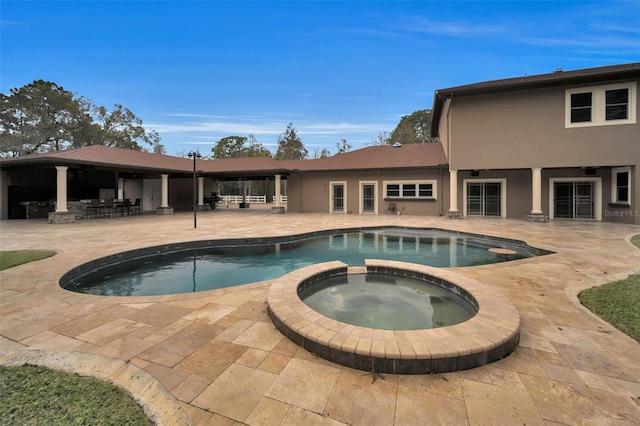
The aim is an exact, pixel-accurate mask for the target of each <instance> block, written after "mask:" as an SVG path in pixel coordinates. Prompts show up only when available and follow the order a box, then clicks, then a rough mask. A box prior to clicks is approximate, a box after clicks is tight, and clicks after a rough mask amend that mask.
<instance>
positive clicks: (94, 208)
mask: <svg viewBox="0 0 640 426" xmlns="http://www.w3.org/2000/svg"><path fill="white" fill-rule="evenodd" d="M101 213H102V203H101V202H100V200H99V199H95V200H91V201H90V203H89V205H88V206H87V211H86V218H87V219H91V217H92V216H93V217H95V218H96V219H97V218H98V217H99V216H100V214H101Z"/></svg>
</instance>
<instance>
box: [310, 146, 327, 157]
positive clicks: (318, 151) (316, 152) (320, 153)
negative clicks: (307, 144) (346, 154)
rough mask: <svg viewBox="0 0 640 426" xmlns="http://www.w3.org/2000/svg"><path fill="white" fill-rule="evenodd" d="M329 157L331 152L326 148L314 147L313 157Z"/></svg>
mask: <svg viewBox="0 0 640 426" xmlns="http://www.w3.org/2000/svg"><path fill="white" fill-rule="evenodd" d="M326 157H331V152H330V151H329V150H328V149H327V148H322V149H320V148H314V149H313V158H326Z"/></svg>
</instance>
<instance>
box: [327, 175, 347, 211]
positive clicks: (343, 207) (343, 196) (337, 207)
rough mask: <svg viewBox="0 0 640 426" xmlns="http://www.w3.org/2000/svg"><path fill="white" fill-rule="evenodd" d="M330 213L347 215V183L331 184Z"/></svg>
mask: <svg viewBox="0 0 640 426" xmlns="http://www.w3.org/2000/svg"><path fill="white" fill-rule="evenodd" d="M329 187H330V191H329V212H330V213H344V214H346V213H347V182H344V181H342V182H329Z"/></svg>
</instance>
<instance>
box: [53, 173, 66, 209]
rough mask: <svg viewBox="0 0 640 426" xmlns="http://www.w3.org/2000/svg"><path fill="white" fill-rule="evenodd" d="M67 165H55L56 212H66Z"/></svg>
mask: <svg viewBox="0 0 640 426" xmlns="http://www.w3.org/2000/svg"><path fill="white" fill-rule="evenodd" d="M67 169H69V167H67V166H56V170H57V171H58V176H57V180H56V187H57V193H56V213H67V212H68V211H69V210H67Z"/></svg>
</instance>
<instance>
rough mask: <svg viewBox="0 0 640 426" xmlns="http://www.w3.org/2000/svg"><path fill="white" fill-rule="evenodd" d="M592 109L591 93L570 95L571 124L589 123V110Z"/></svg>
mask: <svg viewBox="0 0 640 426" xmlns="http://www.w3.org/2000/svg"><path fill="white" fill-rule="evenodd" d="M592 109H593V93H591V92H584V93H572V94H571V122H572V123H583V122H585V121H591V120H592V118H591V110H592Z"/></svg>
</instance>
